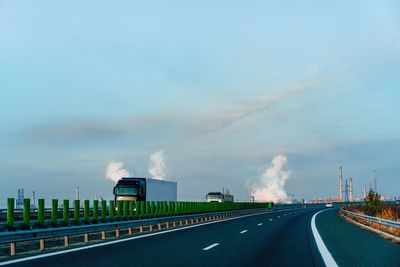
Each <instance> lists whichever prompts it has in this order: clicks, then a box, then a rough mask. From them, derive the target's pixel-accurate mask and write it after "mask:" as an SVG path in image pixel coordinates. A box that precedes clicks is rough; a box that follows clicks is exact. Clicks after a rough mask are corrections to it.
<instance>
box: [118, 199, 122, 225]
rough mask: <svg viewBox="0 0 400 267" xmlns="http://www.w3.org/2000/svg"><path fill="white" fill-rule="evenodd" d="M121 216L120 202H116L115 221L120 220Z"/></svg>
mask: <svg viewBox="0 0 400 267" xmlns="http://www.w3.org/2000/svg"><path fill="white" fill-rule="evenodd" d="M121 214H122V201H121V200H118V201H117V220H118V221H120V220H121Z"/></svg>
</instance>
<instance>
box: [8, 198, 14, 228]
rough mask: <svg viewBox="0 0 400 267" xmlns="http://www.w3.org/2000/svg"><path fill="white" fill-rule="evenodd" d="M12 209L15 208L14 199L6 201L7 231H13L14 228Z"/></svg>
mask: <svg viewBox="0 0 400 267" xmlns="http://www.w3.org/2000/svg"><path fill="white" fill-rule="evenodd" d="M14 207H15V200H14V198H8V199H7V230H8V231H13V230H14V229H15V227H14Z"/></svg>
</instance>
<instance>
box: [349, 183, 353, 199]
mask: <svg viewBox="0 0 400 267" xmlns="http://www.w3.org/2000/svg"><path fill="white" fill-rule="evenodd" d="M349 186H350V202H352V201H353V178H351V177H350V180H349Z"/></svg>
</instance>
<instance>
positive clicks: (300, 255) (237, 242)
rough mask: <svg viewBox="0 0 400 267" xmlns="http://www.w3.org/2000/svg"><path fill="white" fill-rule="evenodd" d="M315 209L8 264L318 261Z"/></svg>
mask: <svg viewBox="0 0 400 267" xmlns="http://www.w3.org/2000/svg"><path fill="white" fill-rule="evenodd" d="M318 210H319V209H315V208H308V209H301V210H296V211H279V212H274V213H265V214H261V215H255V216H248V217H243V218H239V219H235V220H226V221H222V222H219V223H214V224H208V225H204V226H200V227H193V228H188V229H184V230H181V231H174V232H168V233H165V234H160V235H153V236H149V237H146V238H141V239H134V240H129V241H126V242H120V243H115V244H111V245H107V246H101V247H94V248H90V249H85V250H80V251H74V252H70V253H65V254H60V255H54V256H50V257H44V258H39V259H34V260H29V261H24V262H19V263H14V264H11V265H9V266H324V263H323V261H322V258H321V256H320V254H319V252H318V249H317V246H316V244H315V241H314V238H313V235H312V232H311V226H310V225H311V224H310V222H311V218H312V216H313V214H315V212H317V211H318Z"/></svg>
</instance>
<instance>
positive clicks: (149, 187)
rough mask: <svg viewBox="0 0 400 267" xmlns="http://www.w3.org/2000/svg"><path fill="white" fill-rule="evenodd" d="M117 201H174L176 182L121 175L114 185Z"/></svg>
mask: <svg viewBox="0 0 400 267" xmlns="http://www.w3.org/2000/svg"><path fill="white" fill-rule="evenodd" d="M113 192H114V197H115V202H116V203H117V201H135V202H136V201H176V200H177V183H176V182H172V181H165V180H157V179H151V178H141V177H122V178H121V179H119V180H118V182H117V184H116V185H115V187H114V191H113Z"/></svg>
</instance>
